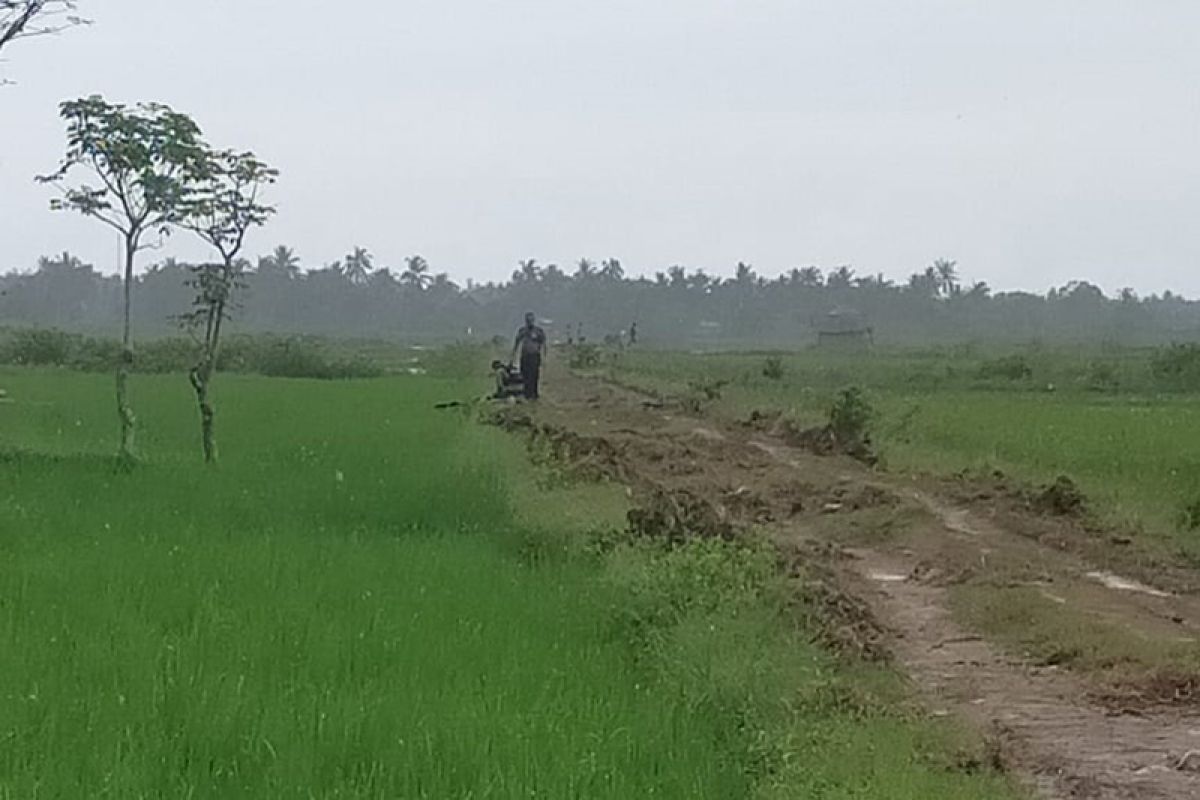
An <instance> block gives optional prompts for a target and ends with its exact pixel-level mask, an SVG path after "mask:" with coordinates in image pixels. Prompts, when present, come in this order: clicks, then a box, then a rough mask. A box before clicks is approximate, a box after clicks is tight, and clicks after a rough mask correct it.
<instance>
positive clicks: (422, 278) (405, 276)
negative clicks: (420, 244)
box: [400, 255, 433, 292]
mask: <svg viewBox="0 0 1200 800" xmlns="http://www.w3.org/2000/svg"><path fill="white" fill-rule="evenodd" d="M404 265H405V269H404V272H402V273H400V282H401V283H403V284H404V285H405V286H411V287H412V288H414V289H416V290H417V291H418V292H423V291H425V290H426V289H428V288H429V285H430V284H431V283H433V276H431V275H430V274H429V262H428V261H426V260H425V259H424V258H422V257H421V256H419V255H414V256H409V257H408V258H406V259H404Z"/></svg>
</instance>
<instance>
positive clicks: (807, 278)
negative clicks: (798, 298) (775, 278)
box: [796, 267, 825, 289]
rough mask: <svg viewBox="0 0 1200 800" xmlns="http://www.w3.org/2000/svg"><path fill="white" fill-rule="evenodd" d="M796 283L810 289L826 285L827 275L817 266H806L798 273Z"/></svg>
mask: <svg viewBox="0 0 1200 800" xmlns="http://www.w3.org/2000/svg"><path fill="white" fill-rule="evenodd" d="M796 283H798V284H800V285H801V286H804V287H806V288H809V289H816V288H818V287H820V286H823V285H825V277H824V276H823V275H821V270H819V269H817V268H816V267H805V268H803V269H801V270H799V271H797V273H796Z"/></svg>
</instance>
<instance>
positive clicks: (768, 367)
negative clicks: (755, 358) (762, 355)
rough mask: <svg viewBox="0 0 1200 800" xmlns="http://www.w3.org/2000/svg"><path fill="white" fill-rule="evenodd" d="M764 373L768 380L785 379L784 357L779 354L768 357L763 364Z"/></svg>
mask: <svg viewBox="0 0 1200 800" xmlns="http://www.w3.org/2000/svg"><path fill="white" fill-rule="evenodd" d="M762 374H763V377H764V378H766V379H767V380H772V381H778V380H783V359H782V358H780V357H779V356H771V357H770V358H768V359H767V360H766V363H764V364H763V370H762Z"/></svg>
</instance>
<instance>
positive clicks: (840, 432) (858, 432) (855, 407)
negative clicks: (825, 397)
mask: <svg viewBox="0 0 1200 800" xmlns="http://www.w3.org/2000/svg"><path fill="white" fill-rule="evenodd" d="M876 416H877V414H876V411H875V409H874V407H872V406H871V404H870V403H869V402H868V401H867V398H866V396H865V395H864V394H863V390H862V389H860V388H859V387H857V386H851V387H850V388H848V389H843V390H842V391H841V392H839V393H838V396H837V399H836V400H834V402H833V407H832V408H830V410H829V427H830V428H831V429H832V430H833V434H834V436H836V437H837V439H838V441H839V442H845V443H851V442H862V443H865V442H866V441H867V439H868V428H869V427H870V425H871V422H872V421H873V420H874V419H875V417H876Z"/></svg>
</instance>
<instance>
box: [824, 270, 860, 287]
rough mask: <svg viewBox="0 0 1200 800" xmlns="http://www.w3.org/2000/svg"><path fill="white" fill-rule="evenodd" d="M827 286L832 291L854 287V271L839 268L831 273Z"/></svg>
mask: <svg viewBox="0 0 1200 800" xmlns="http://www.w3.org/2000/svg"><path fill="white" fill-rule="evenodd" d="M825 285H826V286H828V287H829V288H830V289H849V288H850V287H851V286H853V285H854V270H853V269H851V268H850V267H838V268H837V269H835V270H834V271H833V272H831V273H829V277H827V278H826V279H825Z"/></svg>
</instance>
